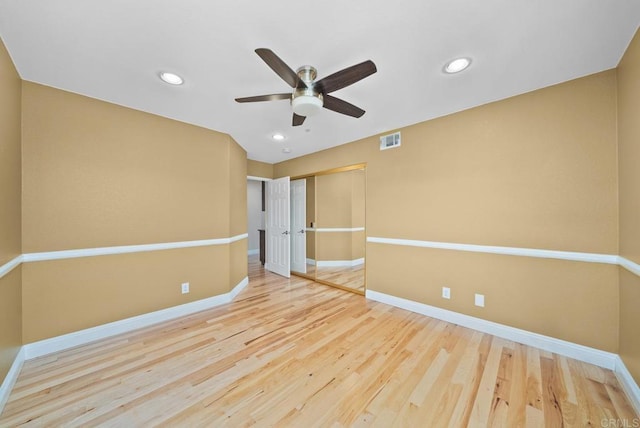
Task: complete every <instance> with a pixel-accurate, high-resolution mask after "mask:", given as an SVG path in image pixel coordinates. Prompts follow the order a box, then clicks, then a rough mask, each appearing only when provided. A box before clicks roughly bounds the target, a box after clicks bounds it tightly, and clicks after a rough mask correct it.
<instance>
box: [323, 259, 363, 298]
mask: <svg viewBox="0 0 640 428" xmlns="http://www.w3.org/2000/svg"><path fill="white" fill-rule="evenodd" d="M316 278H317V279H320V280H323V281H328V282H331V283H333V284H338V285H341V286H343V287H348V288H352V289H354V290H359V291H362V292H364V264H361V265H357V266H348V267H325V266H321V267H318V268H317V272H316Z"/></svg>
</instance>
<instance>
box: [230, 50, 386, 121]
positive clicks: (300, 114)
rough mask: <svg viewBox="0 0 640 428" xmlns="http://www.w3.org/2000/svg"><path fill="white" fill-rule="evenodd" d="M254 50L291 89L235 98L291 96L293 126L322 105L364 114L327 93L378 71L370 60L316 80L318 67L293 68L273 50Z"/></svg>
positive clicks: (357, 115)
mask: <svg viewBox="0 0 640 428" xmlns="http://www.w3.org/2000/svg"><path fill="white" fill-rule="evenodd" d="M256 53H257V54H258V56H260V58H262V60H263V61H264V62H266V63H267V65H268V66H269V67H271V69H272V70H273V71H275V72H276V74H277V75H278V76H280V77H281V78H282V80H284V81H285V82H287V83H288V84H289V86H291V87H292V88H293V92H287V93H282V94H270V95H258V96H255V97H245V98H236V101H237V102H239V103H252V102H257V101H275V100H290V101H291V106H292V107H293V121H292V125H293V126H300V125H302V124H303V123H304V120H305V119H306V117H307V116H311V115H312V114H314V113H316V112H317V111H318V110H320V108H321V107H324V108H326V109H329V110H332V111H335V112H337V113H342V114H346V115H348V116H353V117H361V116H362V115H363V114H364V110H362V109H361V108H359V107H356V106H354V105H353V104H351V103H348V102H346V101H344V100H341V99H340V98H336V97H334V96H331V95H329V93H331V92H334V91H337V90H338V89H342V88H345V87H347V86H349V85H352V84H354V83H356V82H357V81H359V80H362V79H364V78H365V77H367V76H370V75H372V74H373V73H375V72H376V71H377V69H376V65H375V64H374V63H373V62H372V61H371V60H367V61H364V62H362V63H360V64H356V65H353V66H351V67H348V68H345V69H344V70H340V71H338V72H336V73H333V74H331V75H329V76H327V77H325V78H323V79H320V80H318V81H316V76H317V71H316V69H315V68H314V67H312V66H310V65H304V66H302V67H300V68H298V70H297V71H295V72H294V71H293V70H292V69H291V68H290V67H289V66H288V65H287V64H286V63H285V62H284V61H282V60H281V59H280V58H279V57H278V56H277V55H276V54H275V53H274V52H273V51H272V50H270V49H264V48H259V49H256Z"/></svg>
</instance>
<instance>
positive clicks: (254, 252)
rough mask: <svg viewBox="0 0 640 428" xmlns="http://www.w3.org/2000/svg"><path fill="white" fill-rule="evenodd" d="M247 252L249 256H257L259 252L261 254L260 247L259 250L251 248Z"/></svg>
mask: <svg viewBox="0 0 640 428" xmlns="http://www.w3.org/2000/svg"><path fill="white" fill-rule="evenodd" d="M247 254H248V255H249V256H255V255H257V254H260V248H258V249H257V250H249V251H247Z"/></svg>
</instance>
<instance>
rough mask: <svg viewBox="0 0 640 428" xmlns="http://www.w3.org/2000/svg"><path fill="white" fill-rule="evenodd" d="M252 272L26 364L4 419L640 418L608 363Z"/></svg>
mask: <svg viewBox="0 0 640 428" xmlns="http://www.w3.org/2000/svg"><path fill="white" fill-rule="evenodd" d="M250 276H251V281H250V284H249V286H248V287H247V289H245V290H244V291H243V292H242V293H240V295H239V296H238V297H237V298H236V300H235V301H234V302H233V303H231V304H228V305H224V306H220V307H217V308H214V309H211V310H208V311H204V312H200V313H198V314H195V315H192V316H189V317H185V318H181V319H177V320H174V321H171V322H167V323H163V324H160V325H157V326H154V327H151V328H145V329H142V330H139V331H136V332H133V333H128V334H124V335H120V336H117V337H114V338H111V339H107V340H103V341H100V342H97V343H94V344H90V345H86V346H82V347H79V348H76V349H72V350H67V351H64V352H59V353H57V354H54V355H50V356H46V357H42V358H39V359H35V360H31V361H27V362H26V363H25V365H24V368H23V369H22V372H21V374H20V376H19V379H18V381H17V383H16V385H15V388H14V390H13V392H12V394H11V396H10V398H9V402H8V403H7V405H6V408H5V411H4V413H3V414H2V415H1V417H0V426H1V427H6V426H69V427H74V426H97V425H101V426H118V427H136V426H156V425H160V426H172V427H173V426H178V427H183V426H184V427H192V426H207V427H218V426H233V427H236V426H247V425H254V424H255V425H256V426H292V427H311V426H370V425H372V426H382V427H388V426H400V427H458V426H460V427H465V426H469V427H486V426H496V427H518V426H527V427H528V426H532V427H537V426H548V427H561V426H567V427H584V426H595V427H600V426H603V425H602V421H603V420H610V419H615V420H618V421H627V422H628V423H629V424H631V423H633V421H634V420H637V419H634V418H637V417H638V415H636V414H634V412H633V410H632V408H631V407H630V405H629V403H628V401H627V400H626V398H625V396H624V394H623V393H622V392H621V389H620V386H619V385H618V382H617V380H616V379H615V377H614V375H613V373H612V372H611V371H608V370H603V369H600V368H598V367H595V366H592V365H589V364H584V363H581V362H578V361H575V360H571V359H568V358H564V357H560V356H558V355H554V354H550V353H548V352H544V351H541V350H538V349H536V348H531V347H528V346H524V345H520V344H517V343H513V342H509V341H506V340H502V339H499V338H496V337H493V336H490V335H487V334H482V333H479V332H476V331H473V330H469V329H466V328H462V327H459V326H456V325H453V324H449V323H446V322H442V321H438V320H435V319H431V318H428V317H425V316H422V315H418V314H415V313H411V312H407V311H404V310H400V309H397V308H393V307H390V306H387V305H384V304H381V303H377V302H371V301H367V300H366V299H365V298H363V297H362V296H359V295H356V294H353V293H349V292H346V291H342V290H339V289H336V288H332V287H329V286H325V285H322V284H318V283H314V282H311V281H308V280H305V279H303V278H296V277H293V278H292V279H291V280H286V279H284V278H281V277H278V276H277V275H274V274H271V273H268V272H265V271H264V270H263V269H262V267H261V266H260V264H259V262H256V261H252V263H251V266H250ZM622 423H623V422H620V425H617V426H632V425H622ZM609 426H612V425H609Z"/></svg>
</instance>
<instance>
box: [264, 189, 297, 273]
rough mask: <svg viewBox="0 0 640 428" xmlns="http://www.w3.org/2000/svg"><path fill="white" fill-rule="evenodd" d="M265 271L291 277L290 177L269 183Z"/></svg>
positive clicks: (266, 213) (266, 214)
mask: <svg viewBox="0 0 640 428" xmlns="http://www.w3.org/2000/svg"><path fill="white" fill-rule="evenodd" d="M266 190H267V195H266V198H265V199H266V201H265V202H266V205H267V206H266V212H265V217H266V218H265V238H266V243H265V244H266V253H267V254H266V262H265V264H264V267H265V269H267V270H270V271H271V272H274V273H277V274H278V275H282V276H286V277H287V278H289V277H290V276H291V264H290V263H291V258H290V248H291V241H290V239H289V238H290V232H291V229H290V221H291V218H290V213H289V210H290V205H289V204H290V202H289V196H290V195H289V177H284V178H279V179H277V180H271V181H267V188H266Z"/></svg>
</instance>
